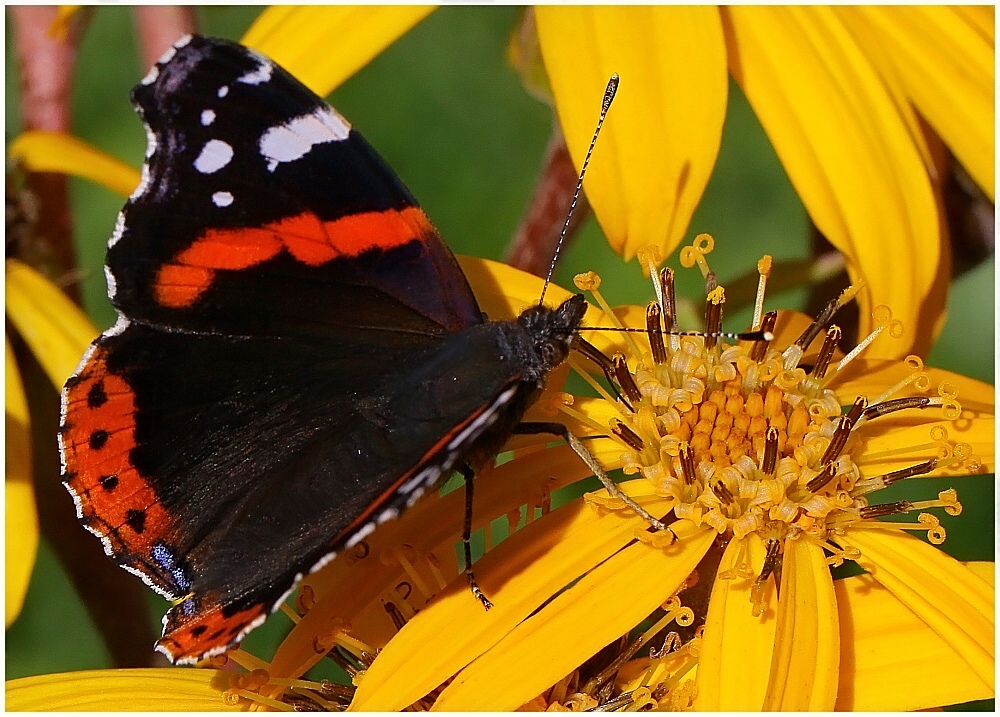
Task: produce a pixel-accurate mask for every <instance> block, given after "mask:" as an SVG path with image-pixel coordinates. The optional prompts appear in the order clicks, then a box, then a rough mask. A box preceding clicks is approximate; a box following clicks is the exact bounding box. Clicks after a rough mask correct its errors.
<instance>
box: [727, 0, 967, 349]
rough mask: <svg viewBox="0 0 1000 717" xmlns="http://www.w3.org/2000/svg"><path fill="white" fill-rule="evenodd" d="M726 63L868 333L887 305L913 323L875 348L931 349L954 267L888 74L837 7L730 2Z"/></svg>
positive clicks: (923, 171)
mask: <svg viewBox="0 0 1000 717" xmlns="http://www.w3.org/2000/svg"><path fill="white" fill-rule="evenodd" d="M727 13H728V14H727V17H728V18H730V19H731V26H732V30H733V38H734V45H733V46H732V47H731V51H732V54H731V56H730V67H731V68H732V70H733V74H734V75H735V76H736V77H737V79H738V80H739V82H740V84H741V86H742V87H743V90H744V92H745V93H746V95H747V98H748V99H749V101H750V104H751V105H752V106H753V109H754V112H755V113H756V114H757V117H758V118H759V119H760V121H761V124H762V125H763V126H764V129H765V131H766V132H767V134H768V137H769V138H770V139H771V142H772V144H773V145H774V147H775V150H776V151H777V153H778V156H779V157H780V158H781V161H782V164H783V165H784V167H785V169H786V171H787V172H788V176H789V178H790V179H791V181H792V184H793V185H794V186H795V188H796V191H797V192H798V194H799V196H800V197H801V198H802V201H803V203H804V204H805V206H806V209H807V210H808V211H809V215H810V216H811V217H812V219H813V221H814V222H815V223H816V225H817V226H818V227H819V229H820V230H821V231H822V232H823V234H824V235H825V236H826V237H827V238H828V239H829V240H830V241H831V242H832V243H833V245H834V246H835V247H837V248H838V249H839V250H840V251H841V252H842V253H843V254H844V255H845V258H846V260H847V268H848V272H849V274H850V276H851V279H852V281H858V280H864V281H865V282H866V284H867V286H866V288H865V289H864V290H862V292H861V293H860V294H859V297H858V298H859V304H860V308H861V332H862V336H863V335H866V334H867V333H868V332H869V331H870V330H871V329H872V328H873V326H872V320H871V317H870V312H871V309H872V307H874V306H876V305H879V304H887V305H889V306H890V307H891V308H892V310H893V312H894V315H895V318H897V319H900V320H901V321H902V322H903V325H904V327H905V330H906V335H905V336H904V337H903V339H902V340H895V341H894V340H891V339H889V338H882V337H880V338H879V339H878V340H877V341H876V342H875V343H874V344H873V345H872V346H871V348H870V349H869V351H868V353H867V355H868V356H885V357H891V356H904V355H906V354H907V353H911V352H914V351H916V352H917V353H926V351H927V349H928V348H929V347H930V343H931V339H932V336H933V332H934V329H935V328H936V327H937V326H938V323H939V319H940V318H941V315H942V312H943V309H944V299H945V296H946V292H947V282H948V278H949V277H948V276H947V275H946V274H947V269H948V268H947V266H946V265H945V264H946V261H945V260H944V259H943V258H942V257H943V255H942V247H941V242H942V239H941V235H940V231H939V225H938V217H937V209H936V205H935V199H934V195H933V193H932V190H931V185H930V179H929V178H928V175H927V171H926V169H925V168H924V164H923V161H922V159H921V157H920V153H919V152H918V150H917V148H916V146H915V145H914V143H913V141H912V139H911V137H910V133H909V131H908V129H907V126H906V123H905V122H904V121H903V119H902V118H901V117H900V115H899V112H898V111H897V109H896V107H895V105H894V103H893V100H892V98H891V96H890V95H889V93H888V92H887V91H886V89H885V87H884V85H883V84H882V81H881V79H880V78H879V76H878V75H877V73H876V72H875V70H874V69H873V68H872V66H871V64H870V63H869V62H868V60H867V59H866V58H865V56H864V55H863V53H862V52H861V50H860V49H859V48H858V46H857V44H856V43H855V41H854V40H853V39H852V37H851V36H850V34H849V33H848V32H847V30H846V29H845V27H844V26H843V24H842V23H841V22H840V21H839V20H838V18H837V16H836V15H835V14H834V12H833V10H832V9H831V8H829V7H813V6H810V7H750V6H734V7H731V8H728V10H727Z"/></svg>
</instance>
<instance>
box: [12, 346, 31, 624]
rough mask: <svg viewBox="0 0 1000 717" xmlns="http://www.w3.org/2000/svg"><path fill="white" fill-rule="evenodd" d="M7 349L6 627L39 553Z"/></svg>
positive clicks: (20, 404)
mask: <svg viewBox="0 0 1000 717" xmlns="http://www.w3.org/2000/svg"><path fill="white" fill-rule="evenodd" d="M4 343H5V346H6V356H7V359H6V370H7V378H6V386H7V394H6V404H5V405H6V418H7V420H6V424H5V425H6V427H7V434H6V438H5V441H4V443H5V445H6V447H7V474H6V475H7V478H6V482H5V486H6V489H5V492H4V496H5V498H6V501H7V505H6V513H5V515H6V518H7V520H6V528H5V530H4V535H5V536H6V539H7V545H6V548H5V549H4V555H5V556H6V559H7V568H6V571H5V575H6V580H7V589H6V603H5V604H6V608H5V613H4V614H5V616H6V626H7V627H10V625H11V623H12V622H14V620H16V619H17V616H18V615H19V614H20V612H21V606H22V605H23V604H24V595H25V593H26V592H27V591H28V582H29V581H30V580H31V571H32V569H33V568H34V567H35V553H37V552H38V514H37V513H36V511H35V488H34V486H33V485H32V482H31V426H30V420H29V418H28V401H27V399H26V398H25V396H24V387H23V386H22V385H21V375H20V374H19V373H18V370H17V361H16V360H15V359H14V350H13V349H12V348H11V346H10V342H9V341H6V340H5V342H4Z"/></svg>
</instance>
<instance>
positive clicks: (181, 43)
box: [174, 34, 191, 50]
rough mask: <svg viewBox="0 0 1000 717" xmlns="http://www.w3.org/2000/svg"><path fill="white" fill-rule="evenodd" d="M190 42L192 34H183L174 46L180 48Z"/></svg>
mask: <svg viewBox="0 0 1000 717" xmlns="http://www.w3.org/2000/svg"><path fill="white" fill-rule="evenodd" d="M189 42H191V35H190V34H187V35H183V36H182V37H181V38H180V39H179V40H178V41H177V42H175V43H174V47H176V48H177V49H178V50H179V49H181V48H182V47H186V46H187V44H188V43H189Z"/></svg>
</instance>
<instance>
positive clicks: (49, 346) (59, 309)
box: [7, 259, 100, 390]
mask: <svg viewBox="0 0 1000 717" xmlns="http://www.w3.org/2000/svg"><path fill="white" fill-rule="evenodd" d="M7 317H8V318H9V319H10V320H11V321H12V322H13V324H14V326H16V327H17V331H18V333H19V334H21V337H22V338H23V339H24V340H25V341H26V342H27V344H28V346H30V347H31V351H32V353H33V354H34V355H35V358H37V359H38V362H39V363H40V364H41V365H42V368H43V369H44V370H45V373H46V375H47V376H48V377H49V380H50V381H52V385H53V386H55V387H56V390H62V386H63V384H64V383H66V379H67V378H69V377H70V376H71V375H72V373H73V371H74V370H76V366H77V364H78V363H79V362H80V357H81V356H82V355H83V352H84V351H85V350H86V349H87V346H89V345H90V342H91V341H93V340H94V339H95V338H97V335H98V333H100V332H98V330H97V329H96V328H95V327H94V325H93V324H92V323H90V319H88V318H87V315H86V314H84V313H83V312H82V311H81V310H80V308H79V307H78V306H77V305H76V304H74V303H73V302H72V301H70V300H69V298H67V296H66V295H65V294H64V293H63V292H61V291H60V290H59V289H58V288H57V287H56V286H55V284H53V283H52V282H50V281H49V280H48V279H46V278H45V277H44V276H42V275H41V274H39V273H38V272H37V271H35V270H34V269H32V268H31V267H29V266H28V265H27V264H23V263H21V262H19V261H17V260H16V259H8V260H7Z"/></svg>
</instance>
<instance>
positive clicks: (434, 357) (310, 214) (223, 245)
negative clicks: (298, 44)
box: [59, 37, 586, 663]
mask: <svg viewBox="0 0 1000 717" xmlns="http://www.w3.org/2000/svg"><path fill="white" fill-rule="evenodd" d="M132 100H133V103H134V104H135V106H136V109H137V111H138V113H139V115H140V117H141V118H142V119H143V121H144V123H145V125H146V127H147V133H148V149H147V154H146V157H147V160H146V164H145V166H144V167H143V173H142V181H141V182H140V184H139V186H138V187H137V188H136V190H135V192H134V193H133V195H132V196H131V198H130V199H129V201H128V203H127V204H126V205H125V207H124V209H123V210H122V212H121V213H120V215H119V217H118V222H117V226H116V228H115V231H114V234H113V235H112V237H111V239H110V241H109V242H108V252H107V265H106V269H105V271H106V274H107V283H108V295H109V297H110V299H111V301H112V303H113V304H114V306H115V307H116V309H117V310H118V313H119V318H118V321H117V323H116V324H115V325H114V326H113V327H112V328H110V329H109V330H107V331H106V332H104V334H103V335H102V336H101V337H100V338H98V339H97V340H96V341H95V342H94V343H93V345H92V346H91V347H90V348H89V349H88V351H87V353H86V354H85V356H84V357H83V359H82V361H81V363H80V366H79V368H78V370H77V372H76V374H75V375H74V376H73V377H72V378H70V379H69V381H67V383H66V387H65V389H64V391H63V395H62V406H63V407H62V422H61V429H60V436H59V443H60V450H61V454H62V461H63V478H64V482H65V485H66V487H67V488H68V489H69V491H70V493H71V494H72V495H73V498H74V500H75V501H76V505H77V512H78V514H79V517H80V520H81V521H82V522H83V524H84V526H86V527H87V529H88V530H90V531H91V532H93V533H95V534H96V535H97V536H98V537H100V538H101V540H102V541H103V543H104V547H105V550H106V552H107V553H108V555H110V556H111V557H112V558H113V559H114V560H115V561H116V562H118V564H120V565H121V566H122V567H123V568H125V569H126V570H128V571H130V572H133V573H135V574H136V575H138V576H139V577H141V578H142V579H143V580H144V581H145V582H146V583H148V584H149V585H150V587H152V588H153V589H154V590H156V591H157V592H159V593H161V594H162V595H164V596H166V597H167V598H169V599H171V600H174V601H177V604H176V605H175V606H174V607H172V608H171V609H170V611H169V612H168V613H167V614H166V616H165V617H164V620H163V623H164V630H163V637H162V638H161V639H160V640H159V642H158V643H157V648H158V649H159V650H161V651H162V652H164V653H165V654H166V655H167V656H168V657H169V658H170V659H171V660H172V661H175V662H182V663H187V662H194V661H196V660H198V659H200V658H202V657H205V656H208V655H212V654H217V653H219V652H222V651H223V650H225V649H227V648H229V647H231V646H233V645H235V644H236V643H237V642H239V641H240V640H241V639H242V638H243V636H244V635H246V634H247V633H248V632H249V631H250V630H252V629H253V628H254V627H255V626H257V625H259V624H260V623H261V622H262V621H263V620H264V618H265V617H266V616H267V615H268V614H269V613H270V612H271V611H273V610H275V609H276V608H277V607H278V605H279V604H280V603H281V602H282V601H283V600H284V599H285V597H286V596H287V595H288V594H289V592H290V591H291V590H292V589H293V588H294V587H295V585H296V583H297V582H298V580H299V579H300V578H301V577H302V575H304V574H306V573H308V572H311V571H314V570H316V569H318V568H319V567H321V566H322V565H324V564H325V563H327V562H328V561H329V560H330V559H332V558H333V557H334V555H336V553H337V552H338V551H340V550H342V549H344V548H346V547H350V546H352V545H354V544H355V543H357V542H358V541H360V540H361V539H363V538H364V537H365V536H366V535H367V534H368V533H369V532H371V531H372V530H373V529H374V527H375V526H376V525H377V524H378V523H380V522H383V521H385V520H388V519H391V518H394V517H396V516H397V515H398V514H399V513H400V511H402V510H404V509H405V508H406V507H407V506H409V505H411V504H412V503H413V502H414V501H415V500H416V499H417V498H418V497H419V496H420V495H421V494H423V493H424V492H426V491H428V490H431V489H433V488H434V487H435V486H437V485H438V484H439V483H440V482H441V480H442V478H443V477H445V476H447V475H448V474H449V472H450V471H452V470H455V469H458V470H463V472H464V473H465V475H466V478H467V479H469V480H471V475H472V474H471V470H472V468H474V467H477V466H480V465H482V464H483V463H484V462H485V461H487V460H489V459H491V458H492V457H493V456H494V455H495V453H496V452H497V451H498V450H499V449H500V448H501V446H502V445H503V443H504V442H505V441H506V440H507V438H509V437H510V435H511V434H512V433H513V432H514V431H515V430H516V429H517V427H518V424H519V422H520V419H521V417H522V416H523V415H524V413H525V411H526V410H527V408H528V407H529V405H530V404H531V403H532V401H533V400H534V398H535V397H536V395H537V393H538V392H539V390H540V388H541V387H542V386H543V385H544V383H545V379H546V376H547V375H548V374H549V372H550V371H551V370H552V369H553V368H554V367H555V366H557V365H558V364H560V363H561V362H562V361H563V360H564V358H565V357H566V355H567V353H568V351H569V347H570V343H571V341H572V340H573V338H574V336H575V335H576V331H577V329H578V327H579V326H580V322H581V319H582V317H583V314H584V311H585V310H586V303H585V301H584V300H583V298H582V297H581V296H575V297H573V298H571V299H569V300H567V301H566V302H564V303H563V304H562V305H561V306H559V307H558V308H556V309H549V308H544V307H542V306H537V307H534V308H530V309H528V310H526V311H525V312H524V313H522V314H521V316H520V317H519V318H518V319H517V320H516V321H505V322H491V321H486V320H484V318H483V316H482V314H481V312H480V310H479V307H478V306H477V304H476V299H475V298H474V296H473V294H472V291H471V289H470V288H469V285H468V283H467V281H466V279H465V277H464V275H463V274H462V272H461V270H460V269H459V266H458V264H457V263H456V261H455V258H454V257H453V256H452V254H451V252H450V251H449V250H448V248H447V247H446V246H445V244H444V243H443V241H442V240H441V238H440V236H439V235H438V233H437V231H436V230H435V229H434V227H433V226H432V225H431V223H430V221H429V220H428V218H427V216H426V215H425V214H424V212H423V211H421V209H420V208H419V206H418V205H417V202H416V200H414V198H413V197H412V196H411V194H410V193H409V191H408V190H407V189H406V187H404V186H403V184H402V182H401V181H400V180H399V178H397V177H396V175H395V174H394V173H393V172H392V170H391V169H390V168H389V167H388V166H387V165H386V164H385V162H384V161H383V160H382V159H381V158H380V157H379V156H378V154H376V152H375V151H374V150H373V149H372V148H371V146H369V145H368V143H367V142H366V141H365V140H364V139H363V138H362V137H361V135H359V134H358V133H357V132H356V131H355V130H354V129H352V127H351V126H350V124H348V122H347V121H346V120H345V119H344V118H343V117H341V116H340V115H339V114H337V113H336V112H335V111H333V110H332V109H331V108H330V107H329V106H327V105H326V104H325V103H324V102H323V101H322V100H321V99H320V98H318V97H317V96H316V95H315V94H313V93H312V92H311V91H310V90H308V89H307V88H306V87H304V86H303V85H302V84H300V83H299V82H298V81H297V80H295V79H294V78H293V77H292V76H291V75H289V74H288V73H287V72H285V71H284V70H282V69H281V68H280V67H277V66H276V65H274V63H272V62H271V61H270V60H268V59H267V58H265V57H263V56H261V55H259V54H258V53H256V52H254V51H252V50H249V49H247V48H245V47H242V46H240V45H236V44H233V43H230V42H225V41H222V40H215V39H208V38H203V37H187V38H184V39H183V40H181V41H180V42H178V43H177V44H176V45H175V46H174V48H172V49H171V50H170V51H169V52H168V53H167V55H166V56H164V57H163V58H162V59H161V60H160V61H159V62H158V63H157V65H156V66H155V67H153V69H152V70H151V71H150V73H149V75H147V76H146V77H145V78H144V79H143V80H142V82H141V83H140V84H139V85H137V86H136V87H135V88H134V89H133V91H132ZM545 429H546V426H542V427H541V430H545ZM535 430H539V427H538V426H536V427H535ZM563 430H564V429H563ZM467 488H468V489H470V490H471V482H467ZM470 498H471V493H470ZM467 556H468V553H467ZM470 575H471V574H470ZM470 582H471V580H470ZM473 587H474V584H473ZM482 599H483V600H484V603H485V598H482Z"/></svg>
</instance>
